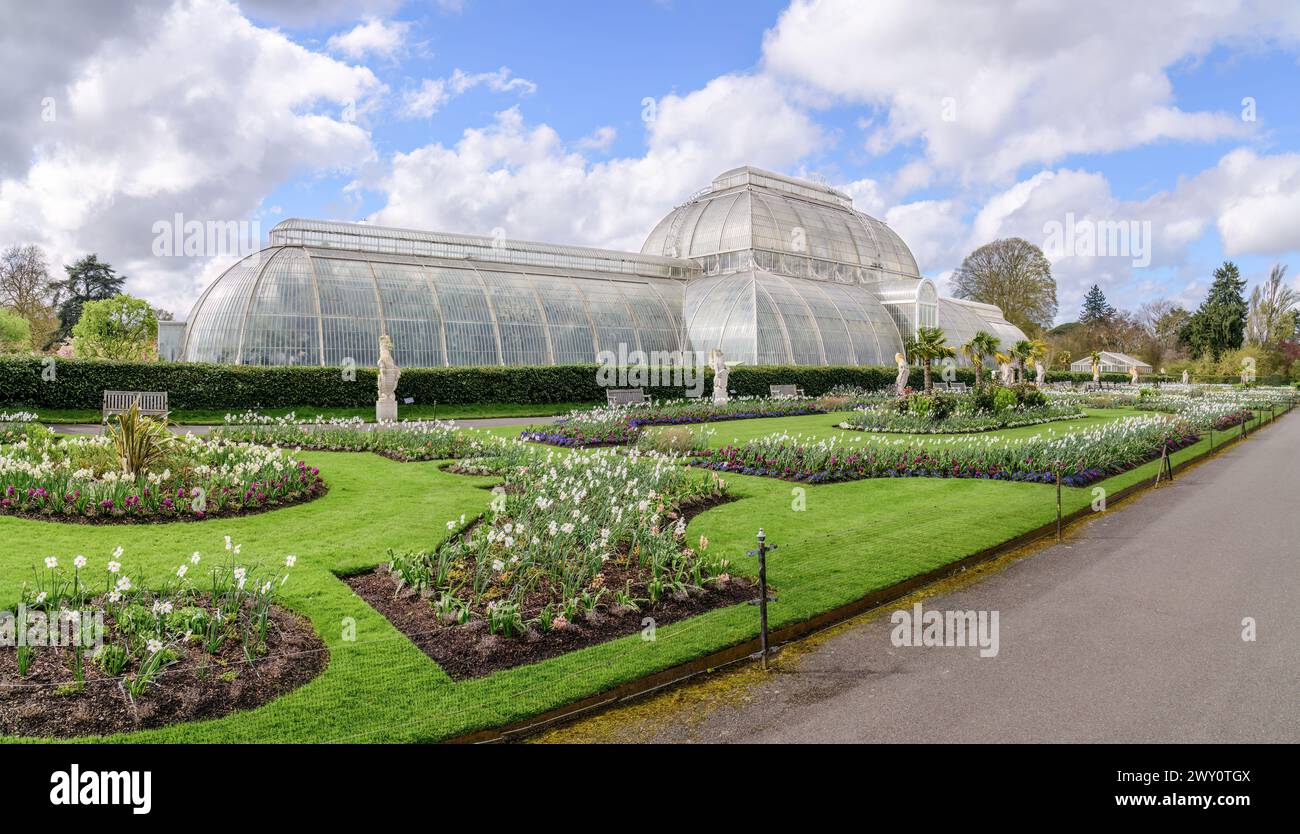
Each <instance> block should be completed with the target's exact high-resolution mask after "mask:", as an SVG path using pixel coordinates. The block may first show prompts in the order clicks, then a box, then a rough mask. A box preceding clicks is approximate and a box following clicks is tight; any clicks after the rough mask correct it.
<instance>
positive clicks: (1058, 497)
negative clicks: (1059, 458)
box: [1056, 463, 1061, 542]
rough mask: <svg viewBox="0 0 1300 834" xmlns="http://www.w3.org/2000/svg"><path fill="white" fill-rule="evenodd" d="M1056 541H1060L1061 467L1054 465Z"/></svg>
mask: <svg viewBox="0 0 1300 834" xmlns="http://www.w3.org/2000/svg"><path fill="white" fill-rule="evenodd" d="M1056 540H1057V541H1058V542H1059V541H1060V540H1061V465H1060V464H1059V463H1058V464H1057V465H1056Z"/></svg>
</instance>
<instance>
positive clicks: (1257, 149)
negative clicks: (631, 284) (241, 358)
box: [0, 0, 1300, 321]
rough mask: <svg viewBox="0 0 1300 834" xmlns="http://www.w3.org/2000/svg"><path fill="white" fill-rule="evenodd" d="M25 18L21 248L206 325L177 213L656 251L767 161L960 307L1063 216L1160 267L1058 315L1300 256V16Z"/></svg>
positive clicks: (371, 10) (1071, 302)
mask: <svg viewBox="0 0 1300 834" xmlns="http://www.w3.org/2000/svg"><path fill="white" fill-rule="evenodd" d="M56 17H57V18H58V20H57V21H56V20H55V18H56ZM56 23H57V25H55V24H56ZM11 24H12V25H11V26H10V27H9V29H8V31H7V33H0V47H3V48H4V53H5V54H6V55H8V56H9V57H10V59H12V60H14V61H16V62H22V63H21V65H22V66H23V68H24V71H23V72H9V73H5V74H4V77H3V79H0V105H4V106H6V108H7V110H8V111H9V112H14V113H18V114H25V115H23V116H22V117H20V118H15V119H13V120H11V121H9V122H8V123H7V124H6V125H4V126H0V239H2V240H3V241H4V242H6V243H8V242H36V243H40V244H41V245H43V246H44V247H45V248H46V250H47V251H48V252H49V253H50V256H51V259H52V260H53V261H54V262H55V263H56V264H58V263H64V262H70V261H71V260H72V259H74V258H75V257H77V256H79V255H80V254H83V253H84V252H86V251H98V252H99V253H100V254H101V256H103V257H105V258H106V259H108V260H110V261H111V262H113V263H114V264H117V265H118V266H119V267H120V268H121V269H122V271H124V272H126V273H127V274H128V275H129V276H130V283H129V288H130V290H131V291H133V292H136V293H138V294H141V295H144V296H146V297H148V298H150V299H151V300H153V301H155V302H156V303H158V304H161V305H163V306H167V307H169V308H171V309H174V310H175V311H176V312H177V313H178V314H180V315H181V316H184V315H185V312H186V311H187V310H188V308H189V306H190V304H191V303H192V302H193V300H194V299H195V298H196V297H197V295H198V293H199V292H200V291H201V290H202V287H203V286H204V285H205V284H206V283H208V282H210V281H211V280H213V279H214V278H215V277H216V276H217V275H218V274H220V272H221V271H222V270H223V269H224V268H226V266H228V265H229V263H230V262H231V258H230V257H228V256H227V254H228V253H207V252H205V253H204V255H203V256H199V257H186V258H182V257H172V258H160V257H158V256H157V255H156V254H155V253H154V252H152V251H151V247H150V244H151V241H152V235H151V232H150V230H151V229H152V228H153V226H154V224H156V223H157V222H158V221H159V219H160V218H161V219H169V218H171V217H173V216H174V215H175V213H177V212H180V213H183V214H184V215H185V217H186V218H198V219H202V220H209V219H215V220H250V219H254V218H255V219H257V220H258V221H259V222H260V223H261V229H260V231H261V234H262V235H263V236H264V235H265V232H266V231H267V229H269V227H270V226H271V225H273V224H274V223H275V222H276V221H278V220H279V219H282V218H283V217H288V216H300V217H321V218H337V219H348V220H367V221H370V222H377V223H388V224H392V225H403V226H414V227H419V228H430V229H442V230H448V231H461V232H470V233H480V234H490V233H491V230H493V229H496V228H502V229H505V230H506V233H507V234H508V235H509V236H511V237H516V238H522V239H540V240H549V241H554V242H568V243H581V244H588V245H597V246H610V247H616V248H631V249H636V248H638V247H639V245H640V242H641V240H642V239H643V238H644V236H645V235H646V234H647V233H648V232H649V230H650V229H651V228H652V227H653V225H654V223H655V222H656V221H657V220H658V218H660V217H662V216H663V215H664V214H665V213H667V212H668V211H669V210H670V209H671V208H672V206H673V205H675V204H677V203H679V202H681V201H682V200H684V199H685V198H686V197H687V196H689V195H690V194H691V193H692V192H694V191H697V190H699V189H700V188H702V187H704V186H707V184H708V182H709V180H710V179H711V178H712V177H713V176H714V175H715V174H717V173H719V172H721V171H723V170H726V169H728V168H731V167H735V166H737V165H742V164H757V165H760V166H763V167H769V168H774V169H776V170H779V171H782V172H785V173H789V174H793V175H798V176H815V177H817V178H819V179H823V180H824V181H826V182H829V183H831V184H833V185H836V186H837V187H841V188H843V189H845V190H846V191H848V192H849V193H850V194H851V195H852V196H853V197H854V199H855V204H856V206H857V207H858V208H859V209H860V210H862V211H865V212H867V213H869V214H872V215H873V216H876V217H879V218H881V219H883V220H885V221H886V222H888V223H890V224H891V225H892V226H893V227H894V228H895V229H896V230H898V231H899V233H900V234H901V235H902V236H903V237H904V239H905V240H906V241H907V242H908V243H909V245H910V246H911V247H912V249H913V251H914V253H915V254H916V256H917V259H918V262H919V263H920V266H921V269H922V271H923V272H924V273H925V274H927V275H930V276H932V277H934V278H936V279H937V280H938V281H939V283H940V286H941V287H943V285H944V282H945V281H946V278H947V276H948V275H949V274H950V273H951V271H952V270H953V269H954V268H956V267H957V266H958V265H959V264H960V262H961V259H962V258H963V257H964V256H965V255H966V254H968V253H969V252H970V251H971V250H972V249H974V248H975V247H977V246H978V245H981V244H982V243H986V242H988V241H990V240H992V239H995V238H997V237H1005V236H1011V235H1018V236H1022V237H1025V238H1026V239H1028V240H1030V241H1032V242H1035V243H1038V244H1039V245H1043V244H1044V242H1045V229H1046V227H1047V225H1048V224H1050V223H1053V222H1060V221H1063V220H1064V219H1065V218H1066V216H1067V215H1069V216H1073V217H1075V218H1077V219H1079V220H1083V221H1087V222H1124V223H1133V224H1137V227H1142V226H1144V225H1145V226H1146V230H1145V231H1144V232H1143V234H1144V235H1147V236H1148V237H1147V238H1146V239H1145V240H1146V243H1147V245H1148V249H1149V251H1150V254H1151V258H1150V261H1151V262H1150V263H1149V264H1144V263H1143V264H1139V263H1137V259H1135V258H1133V257H1131V253H1113V254H1102V255H1087V254H1082V255H1081V254H1069V253H1051V252H1049V256H1050V257H1052V260H1053V269H1054V273H1055V274H1056V277H1057V280H1058V284H1059V293H1058V294H1059V300H1060V306H1061V313H1060V316H1059V317H1058V318H1059V320H1062V321H1064V320H1069V319H1071V318H1072V317H1073V316H1074V313H1075V311H1076V310H1077V305H1078V302H1079V299H1080V298H1081V296H1082V294H1083V292H1084V291H1086V289H1087V288H1088V286H1090V285H1091V284H1092V283H1094V282H1095V283H1100V284H1101V285H1102V286H1103V288H1104V289H1105V290H1106V292H1107V293H1108V295H1110V297H1111V298H1112V300H1113V301H1114V302H1115V303H1117V304H1119V305H1121V306H1124V307H1127V308H1130V309H1132V308H1136V307H1138V306H1139V305H1140V304H1142V303H1144V302H1147V301H1151V300H1154V299H1156V298H1161V297H1165V298H1171V299H1173V300H1175V301H1177V302H1179V303H1183V304H1185V305H1188V306H1194V305H1195V304H1196V303H1197V302H1198V301H1199V298H1200V296H1201V295H1202V294H1203V292H1204V289H1205V286H1206V284H1207V281H1208V278H1209V276H1210V273H1211V272H1212V270H1213V268H1214V267H1215V266H1217V265H1218V264H1219V263H1220V262H1221V261H1222V260H1223V259H1224V258H1227V257H1231V258H1232V259H1234V260H1236V261H1237V262H1238V263H1239V264H1240V265H1241V266H1242V269H1243V272H1244V274H1246V275H1247V277H1248V278H1249V279H1250V280H1252V281H1255V280H1259V279H1260V278H1262V277H1263V276H1264V275H1265V274H1266V273H1267V270H1268V269H1269V267H1271V266H1272V264H1273V263H1275V262H1282V263H1290V262H1294V261H1295V260H1296V257H1295V256H1296V254H1297V252H1298V251H1300V223H1297V222H1296V221H1295V218H1296V217H1297V216H1300V107H1297V105H1296V99H1295V95H1294V90H1295V88H1296V81H1297V72H1298V69H1300V68H1298V65H1297V56H1298V54H1300V5H1297V4H1295V3H1292V2H1281V0H1278V1H1277V2H1273V1H1272V0H1254V2H1252V1H1251V0H1222V2H1214V3H1205V4H1198V3H1191V2H1155V3H1144V4H1132V3H1128V2H1121V0H1097V2H1096V3H1093V4H1089V6H1088V7H1087V8H1086V9H1085V8H1083V7H1080V6H1079V5H1078V4H1072V3H1064V2H1062V3H1031V2H1027V1H1022V2H1014V0H1007V2H1003V3H994V4H953V3H944V2H941V0H905V1H903V2H896V1H895V0H880V2H873V3H862V2H857V1H856V0H791V2H769V1H768V0H752V1H751V2H684V1H683V0H674V2H651V1H650V0H644V2H642V0H625V1H624V2H617V3H609V2H565V3H544V2H531V3H523V2H498V1H497V0H441V2H426V3H414V2H402V0H351V2H346V0H306V2H303V3H298V4H284V3H279V2H275V1H274V0H244V2H243V3H242V4H236V3H234V2H231V1H230V0H139V2H134V3H128V2H126V0H110V2H103V3H86V4H85V5H84V7H83V9H82V13H81V14H78V15H75V16H68V15H67V14H65V13H64V12H61V11H60V12H56V11H54V10H52V9H49V8H47V7H43V6H39V5H27V6H24V7H20V9H19V10H16V11H15V12H14V14H13V20H12V21H11ZM1247 97H1249V98H1251V99H1253V102H1254V104H1253V108H1254V116H1255V117H1254V119H1253V120H1252V119H1249V118H1243V116H1244V115H1245V109H1244V108H1243V103H1242V102H1243V99H1245V98H1247ZM647 98H649V99H653V101H654V105H653V106H654V118H653V120H646V119H643V113H644V111H645V107H644V106H643V101H644V100H645V99H647ZM44 102H53V103H54V105H55V106H56V107H57V109H58V114H59V115H58V118H57V119H49V118H43V117H41V116H40V114H41V113H43V111H42V110H41V106H43V104H42V103H44ZM350 107H355V110H356V113H357V115H356V117H355V118H351V117H350V116H349V115H348V112H349V110H350ZM1297 271H1300V270H1297Z"/></svg>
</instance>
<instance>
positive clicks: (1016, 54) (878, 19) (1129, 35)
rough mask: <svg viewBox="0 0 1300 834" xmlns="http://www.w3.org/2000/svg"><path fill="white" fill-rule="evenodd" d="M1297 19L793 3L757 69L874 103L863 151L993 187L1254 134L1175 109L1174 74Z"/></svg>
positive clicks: (1105, 7)
mask: <svg viewBox="0 0 1300 834" xmlns="http://www.w3.org/2000/svg"><path fill="white" fill-rule="evenodd" d="M1297 20H1300V12H1297V7H1296V6H1295V5H1294V4H1289V5H1288V4H1284V3H1270V2H1258V3H1254V2H1203V3H1189V2H1182V0H1178V2H1166V3H1154V2H1153V3H1132V2H1129V0H1098V2H1095V3H1090V4H1089V5H1088V6H1087V7H1086V8H1085V7H1081V6H1078V5H1073V4H1031V3H1018V4H1016V5H1015V8H1014V11H1012V10H1002V11H996V10H991V9H989V8H988V7H987V6H985V5H981V4H978V3H955V4H954V3H949V2H944V0H895V2H876V3H871V4H863V3H861V2H857V1H856V0H795V2H793V3H792V4H791V6H790V8H788V9H787V10H786V11H785V12H784V13H783V14H782V16H781V19H780V20H779V22H778V23H777V25H776V26H775V27H774V28H773V29H772V30H771V31H770V32H769V33H768V34H767V37H766V38H765V41H764V49H763V54H764V65H763V66H764V71H766V72H769V73H773V74H776V75H779V76H782V77H786V78H790V79H793V80H796V81H798V82H801V83H804V84H808V85H810V86H811V87H813V88H815V89H816V90H819V91H823V92H826V93H829V94H831V95H833V96H835V97H837V98H838V99H840V100H842V101H847V102H851V103H859V104H866V105H869V106H875V107H879V108H882V110H883V113H882V115H883V119H877V120H875V121H873V122H871V126H870V127H869V131H870V132H869V133H868V135H867V138H866V146H867V148H868V150H870V151H872V152H875V153H881V152H884V151H887V150H889V149H891V148H895V147H898V146H907V145H909V144H910V143H913V142H919V143H921V144H922V145H923V147H924V153H925V156H926V159H927V160H928V162H930V163H931V164H932V165H934V166H936V167H939V168H941V169H944V170H947V171H950V172H953V173H955V174H957V175H958V176H960V177H961V178H963V179H964V180H966V181H1001V180H1005V179H1007V178H1009V177H1011V176H1013V175H1014V174H1015V173H1016V172H1017V171H1018V170H1019V169H1020V168H1021V166H1024V165H1029V164H1036V163H1037V164H1050V163H1053V162H1056V161H1058V160H1060V159H1062V158H1064V157H1066V156H1068V155H1070V154H1078V153H1105V152H1109V151H1115V150H1119V149H1123V148H1131V147H1136V146H1139V145H1144V144H1149V143H1152V142H1156V141H1161V140H1178V141H1208V140H1214V139H1220V138H1223V137H1241V136H1246V135H1248V134H1249V133H1250V130H1249V129H1248V126H1247V125H1246V124H1244V123H1243V122H1242V121H1241V120H1240V119H1239V117H1238V114H1237V113H1236V112H1207V111H1186V110H1183V109H1181V108H1180V107H1179V106H1178V105H1177V103H1176V101H1175V97H1174V93H1173V85H1172V83H1171V81H1170V78H1169V74H1168V73H1169V69H1170V68H1171V67H1173V66H1175V65H1178V64H1180V63H1183V62H1186V61H1188V60H1193V59H1196V58H1198V57H1200V56H1203V55H1204V54H1205V53H1206V52H1207V51H1208V50H1209V49H1210V48H1211V47H1212V46H1214V45H1216V44H1221V43H1236V44H1239V43H1260V44H1262V43H1264V42H1265V41H1266V40H1267V39H1269V38H1282V37H1288V36H1289V37H1292V38H1294V33H1295V32H1296V31H1297ZM1288 32H1289V33H1290V34H1289V35H1288V34H1287V33H1288ZM913 173H916V172H913ZM918 182H919V183H920V184H922V185H924V184H925V181H924V180H918ZM904 184H911V181H910V180H909V181H905V183H904Z"/></svg>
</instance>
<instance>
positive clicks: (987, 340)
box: [961, 330, 1002, 388]
mask: <svg viewBox="0 0 1300 834" xmlns="http://www.w3.org/2000/svg"><path fill="white" fill-rule="evenodd" d="M1001 345H1002V342H1001V340H999V339H998V337H997V336H994V335H993V334H992V333H990V332H988V331H987V330H979V331H976V333H975V335H974V336H972V337H971V339H970V341H969V342H967V343H966V344H964V345H962V346H961V355H962V356H965V357H966V358H967V359H969V360H970V363H971V364H972V365H974V366H975V387H977V388H982V387H983V386H984V357H985V356H992V355H994V354H995V353H997V352H998V348H999V347H1001Z"/></svg>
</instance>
